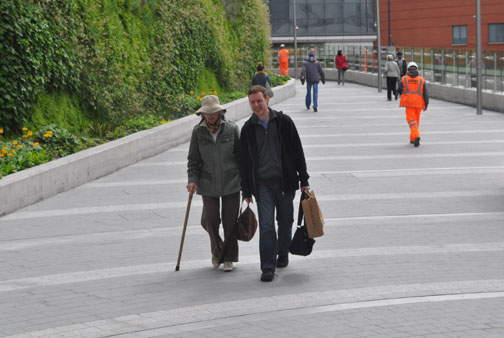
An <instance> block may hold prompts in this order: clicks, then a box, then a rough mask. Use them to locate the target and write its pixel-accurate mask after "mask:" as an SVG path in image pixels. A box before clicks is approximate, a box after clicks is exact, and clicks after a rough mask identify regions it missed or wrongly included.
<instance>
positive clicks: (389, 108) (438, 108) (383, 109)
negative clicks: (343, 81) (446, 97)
mask: <svg viewBox="0 0 504 338" xmlns="http://www.w3.org/2000/svg"><path fill="white" fill-rule="evenodd" d="M332 104H333V105H334V103H332ZM460 107H461V106H453V107H432V108H430V107H429V110H428V112H432V111H435V110H449V109H450V110H451V109H460ZM305 108H306V107H303V106H301V107H300V109H305ZM318 110H319V111H320V112H324V111H334V112H339V111H345V112H349V111H369V112H373V111H393V110H400V111H402V112H404V108H403V107H398V106H395V107H387V108H376V107H369V108H354V109H348V108H345V109H337V107H335V108H333V109H324V107H319V108H318ZM296 111H297V110H289V109H284V110H283V112H284V113H291V112H296Z"/></svg>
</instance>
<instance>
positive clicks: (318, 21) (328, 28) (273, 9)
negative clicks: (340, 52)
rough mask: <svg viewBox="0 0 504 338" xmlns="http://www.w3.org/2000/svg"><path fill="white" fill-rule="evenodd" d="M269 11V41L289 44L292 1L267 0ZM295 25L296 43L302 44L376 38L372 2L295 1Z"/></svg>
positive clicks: (292, 20)
mask: <svg viewBox="0 0 504 338" xmlns="http://www.w3.org/2000/svg"><path fill="white" fill-rule="evenodd" d="M269 7H270V21H271V37H272V41H273V42H276V41H275V40H278V41H280V40H281V39H283V40H286V39H288V40H290V39H289V38H290V37H293V35H294V33H293V30H294V27H293V26H294V1H293V0H271V1H270V2H269ZM296 23H297V26H298V31H297V37H298V39H300V40H301V41H306V42H310V41H311V42H314V41H317V40H318V41H321V40H322V39H323V40H324V41H326V42H329V41H331V40H332V41H338V38H340V39H341V37H343V36H345V37H346V38H350V39H351V37H352V36H354V37H355V38H356V40H359V37H363V36H373V37H376V26H375V24H376V0H296ZM292 39H293V38H292Z"/></svg>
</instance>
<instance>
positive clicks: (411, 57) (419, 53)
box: [272, 45, 504, 93]
mask: <svg viewBox="0 0 504 338" xmlns="http://www.w3.org/2000/svg"><path fill="white" fill-rule="evenodd" d="M310 48H312V47H300V48H298V67H299V69H300V68H301V67H302V64H303V62H304V61H305V59H306V56H307V55H308V51H309V49H310ZM315 49H316V55H317V59H318V60H319V62H321V63H322V66H323V67H324V68H335V64H334V58H335V56H336V54H337V51H338V50H339V49H341V50H342V51H343V53H344V54H345V56H346V58H347V62H348V67H349V69H351V70H358V71H365V72H372V73H376V72H377V68H378V66H377V65H378V62H377V61H378V60H377V50H376V49H373V47H372V46H371V45H370V46H362V45H357V46H352V45H346V46H343V45H341V46H340V45H326V46H322V47H315ZM398 51H401V52H402V53H403V58H404V59H405V60H406V61H407V62H410V61H415V62H416V63H417V64H418V67H419V71H420V74H422V76H424V77H425V78H426V79H427V80H428V81H431V82H436V83H441V84H446V85H451V86H459V87H464V88H476V83H477V79H476V51H475V50H463V49H439V48H433V49H428V48H395V47H391V48H389V47H382V53H381V55H382V65H384V64H385V61H386V59H387V55H388V54H392V55H394V57H395V55H396V52H398ZM293 52H294V51H292V55H291V57H290V58H289V68H291V67H292V68H294V55H293ZM277 54H278V53H277V51H273V53H272V55H273V60H272V65H273V67H277V65H278V60H277V57H276V55H277ZM482 61H483V62H482V63H483V71H482V77H483V90H488V91H492V92H497V93H504V51H483V60H482Z"/></svg>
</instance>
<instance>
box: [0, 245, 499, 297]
mask: <svg viewBox="0 0 504 338" xmlns="http://www.w3.org/2000/svg"><path fill="white" fill-rule="evenodd" d="M501 251H504V242H496V243H463V244H445V245H432V246H430V245H426V246H395V247H377V248H352V249H335V250H314V251H313V252H312V254H311V255H310V256H306V257H299V256H294V255H291V256H290V259H291V260H292V261H298V260H299V261H306V260H320V259H330V258H347V257H367V256H392V255H426V254H451V253H474V252H501ZM238 264H240V265H245V264H259V255H258V254H257V255H251V256H240V262H239V263H238ZM175 265H176V263H175V262H170V263H158V264H142V265H132V266H123V267H117V268H107V269H99V270H90V271H77V272H68V273H60V274H53V275H45V276H36V277H27V278H18V279H11V280H5V281H0V292H10V291H18V290H23V289H29V288H36V287H46V286H53V285H63V284H71V283H82V282H89V281H96V280H104V279H110V278H121V277H128V276H138V275H145V274H153V273H168V272H170V271H173V269H174V267H175ZM209 266H210V261H209V259H201V260H192V261H184V265H183V268H184V270H189V269H202V268H207V267H209Z"/></svg>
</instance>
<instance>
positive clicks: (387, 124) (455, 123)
mask: <svg viewBox="0 0 504 338" xmlns="http://www.w3.org/2000/svg"><path fill="white" fill-rule="evenodd" d="M402 119H404V117H402V116H401V120H402ZM469 123H471V124H475V125H476V124H491V125H498V124H499V123H497V122H496V121H487V122H453V123H448V122H447V123H444V122H432V123H430V122H422V123H421V124H420V129H422V127H425V126H441V125H450V126H453V125H467V124H469ZM396 126H404V127H406V128H408V124H407V123H406V121H404V123H373V124H372V125H364V124H362V123H359V124H351V123H338V124H330V123H325V124H312V125H307V124H303V125H300V126H297V129H315V128H337V127H360V128H362V127H396ZM447 132H448V131H445V133H447Z"/></svg>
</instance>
